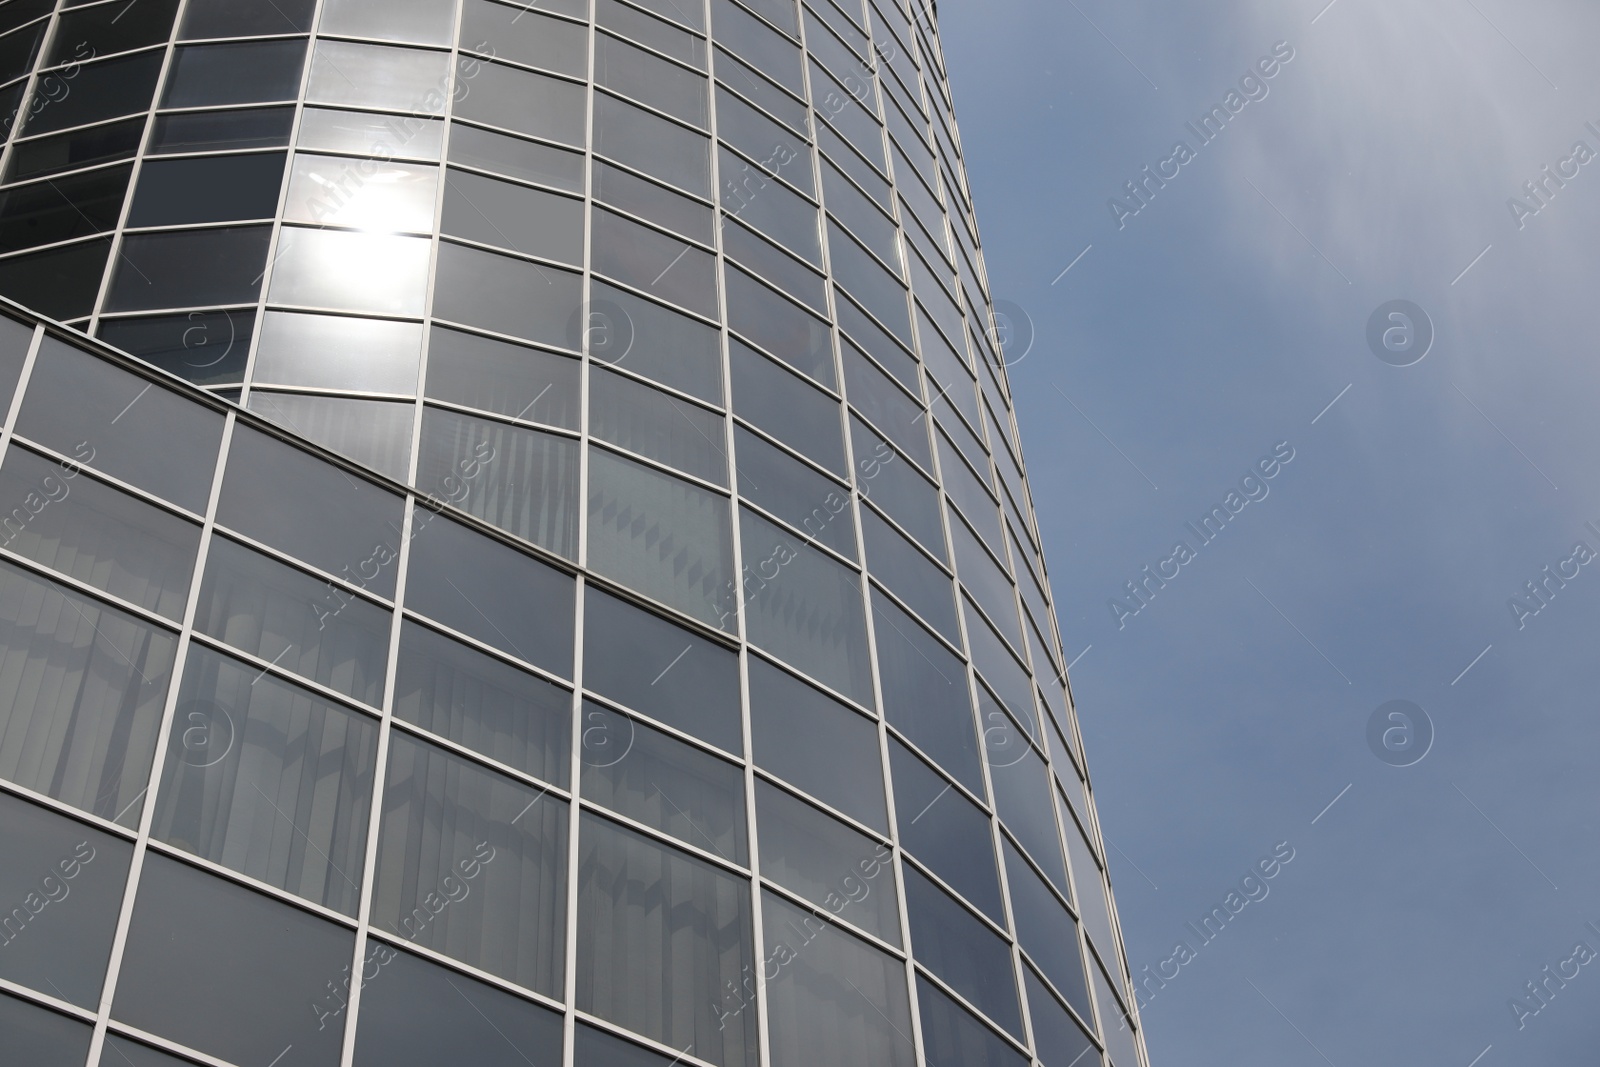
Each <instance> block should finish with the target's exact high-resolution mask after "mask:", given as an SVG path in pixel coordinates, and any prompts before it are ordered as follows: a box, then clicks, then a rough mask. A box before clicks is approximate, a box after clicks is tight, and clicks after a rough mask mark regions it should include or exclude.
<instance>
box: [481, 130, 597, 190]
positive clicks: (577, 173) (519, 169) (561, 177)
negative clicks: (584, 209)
mask: <svg viewBox="0 0 1600 1067" xmlns="http://www.w3.org/2000/svg"><path fill="white" fill-rule="evenodd" d="M450 162H452V163H459V164H461V165H462V166H465V167H477V168H478V169H479V170H492V171H494V172H495V173H496V174H504V175H505V176H506V177H508V178H521V179H522V180H524V181H530V182H538V183H539V184H541V185H549V186H553V187H554V188H557V189H565V190H566V191H568V192H570V193H581V192H583V156H582V154H581V153H578V152H569V151H567V150H566V149H564V148H553V147H551V146H550V145H546V144H539V143H537V142H535V141H524V140H523V139H522V138H520V137H511V136H508V135H507V134H503V133H495V132H494V131H493V130H482V129H479V128H478V127H476V126H466V125H463V124H461V123H459V122H453V123H451V124H450Z"/></svg>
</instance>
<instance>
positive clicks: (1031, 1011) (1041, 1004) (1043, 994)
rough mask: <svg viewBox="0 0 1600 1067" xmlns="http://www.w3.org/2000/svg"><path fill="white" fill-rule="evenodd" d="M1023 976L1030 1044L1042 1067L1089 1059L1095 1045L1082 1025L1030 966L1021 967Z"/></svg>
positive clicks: (1059, 1066)
mask: <svg viewBox="0 0 1600 1067" xmlns="http://www.w3.org/2000/svg"><path fill="white" fill-rule="evenodd" d="M1022 976H1023V983H1024V984H1025V985H1026V986H1027V987H1028V1019H1029V1021H1030V1022H1031V1023H1032V1024H1033V1043H1034V1046H1035V1047H1037V1048H1038V1050H1039V1059H1040V1061H1041V1062H1042V1063H1044V1065H1045V1067H1075V1065H1077V1064H1080V1063H1082V1062H1083V1061H1084V1056H1085V1055H1086V1054H1088V1055H1090V1056H1091V1061H1090V1062H1092V1055H1093V1049H1094V1045H1093V1044H1092V1043H1091V1042H1090V1041H1089V1036H1088V1035H1087V1034H1085V1033H1084V1032H1083V1027H1081V1026H1080V1025H1079V1024H1078V1023H1077V1021H1076V1020H1074V1019H1073V1018H1072V1016H1071V1015H1070V1014H1068V1012H1067V1009H1065V1008H1063V1007H1062V1006H1061V1002H1060V1001H1058V1000H1057V999H1056V998H1055V997H1053V996H1051V995H1050V993H1049V992H1048V991H1047V990H1046V989H1045V985H1044V983H1043V982H1041V981H1039V976H1038V975H1036V974H1034V973H1033V968H1031V967H1024V968H1023V969H1022ZM1085 1018H1087V1015H1085ZM1134 1062H1137V1061H1134Z"/></svg>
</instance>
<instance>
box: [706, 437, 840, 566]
mask: <svg viewBox="0 0 1600 1067" xmlns="http://www.w3.org/2000/svg"><path fill="white" fill-rule="evenodd" d="M733 433H734V442H735V444H734V447H735V448H736V449H738V455H739V458H738V462H737V463H736V464H735V466H736V468H737V474H738V477H739V495H740V496H741V497H743V498H744V499H745V500H747V501H749V502H750V503H753V504H756V505H758V506H759V507H762V508H765V509H766V510H767V511H770V512H772V513H773V514H774V515H777V516H778V517H779V518H780V519H783V520H785V521H787V522H788V523H789V524H790V525H791V526H796V527H798V528H799V529H801V530H802V531H803V532H804V533H805V534H806V535H807V536H808V537H810V538H813V539H815V540H816V541H818V542H820V543H821V544H824V545H827V546H828V547H829V548H831V549H833V550H834V551H836V552H842V553H843V554H844V555H846V556H849V557H850V558H851V559H855V558H856V529H855V520H854V516H853V515H852V514H851V511H850V495H849V490H848V489H845V488H844V487H842V486H840V485H837V484H836V483H834V482H832V481H829V480H828V479H827V478H826V477H824V476H823V475H821V474H819V473H817V472H816V471H814V470H812V469H811V468H810V467H807V466H806V465H805V464H804V463H801V462H800V461H799V460H797V459H795V458H794V457H793V456H791V455H789V454H788V453H787V452H785V451H783V450H782V449H780V448H777V447H776V446H774V445H772V444H769V443H768V442H766V441H765V440H763V439H761V438H760V437H757V436H756V435H755V434H753V433H751V432H750V431H749V430H747V429H745V428H744V427H743V426H735V427H734V431H733Z"/></svg>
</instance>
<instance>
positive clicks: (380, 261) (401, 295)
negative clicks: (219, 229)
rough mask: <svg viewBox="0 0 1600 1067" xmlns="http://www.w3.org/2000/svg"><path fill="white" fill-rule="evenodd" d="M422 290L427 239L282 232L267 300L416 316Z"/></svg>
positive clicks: (289, 228)
mask: <svg viewBox="0 0 1600 1067" xmlns="http://www.w3.org/2000/svg"><path fill="white" fill-rule="evenodd" d="M427 286H428V241H427V239H426V238H421V237H395V236H392V235H389V234H382V233H345V232H341V231H338V230H308V229H303V228H300V227H292V226H285V227H284V228H283V232H282V233H281V234H280V235H279V237H278V251H277V255H276V257H275V258H274V261H273V267H272V284H271V286H270V288H269V289H268V292H267V298H268V299H269V300H271V301H273V302H274V303H281V304H299V305H301V306H304V307H325V308H336V309H338V310H341V311H371V312H377V313H380V314H390V315H421V314H422V309H423V305H424V304H425V302H426V300H427Z"/></svg>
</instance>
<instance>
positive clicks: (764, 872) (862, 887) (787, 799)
mask: <svg viewBox="0 0 1600 1067" xmlns="http://www.w3.org/2000/svg"><path fill="white" fill-rule="evenodd" d="M756 824H757V825H758V826H760V827H761V876H762V877H763V878H770V879H772V880H773V881H774V882H777V883H778V884H779V885H781V886H783V887H784V888H785V889H788V890H790V891H792V892H795V893H798V894H799V895H801V896H803V897H805V898H806V899H807V900H809V901H811V902H812V903H813V904H818V905H821V906H822V907H824V908H826V909H828V911H829V913H830V914H832V915H835V916H837V917H839V918H840V919H843V920H844V921H845V922H849V923H854V924H855V925H856V926H859V927H861V929H863V930H867V931H869V932H871V933H874V934H876V935H878V936H879V937H881V938H882V939H883V940H885V941H887V942H889V944H891V945H898V944H900V908H899V905H898V903H897V902H896V895H895V882H894V867H893V863H892V860H891V858H890V852H889V846H888V845H885V844H883V843H881V842H878V841H874V840H873V839H872V838H870V837H868V836H867V835H866V834H863V833H860V832H858V831H856V830H853V829H851V828H850V827H848V826H846V825H845V824H844V823H842V822H839V821H838V820H837V819H834V818H831V817H830V816H828V815H825V814H823V813H822V812H821V811H818V810H817V809H816V808H814V807H812V806H811V805H810V804H807V803H806V802H805V801H803V800H800V799H798V798H797V797H794V796H792V795H791V794H790V793H788V792H787V791H785V790H783V789H780V788H778V787H777V786H775V785H771V784H769V783H767V782H764V781H761V780H759V779H758V780H757V781H756Z"/></svg>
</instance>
